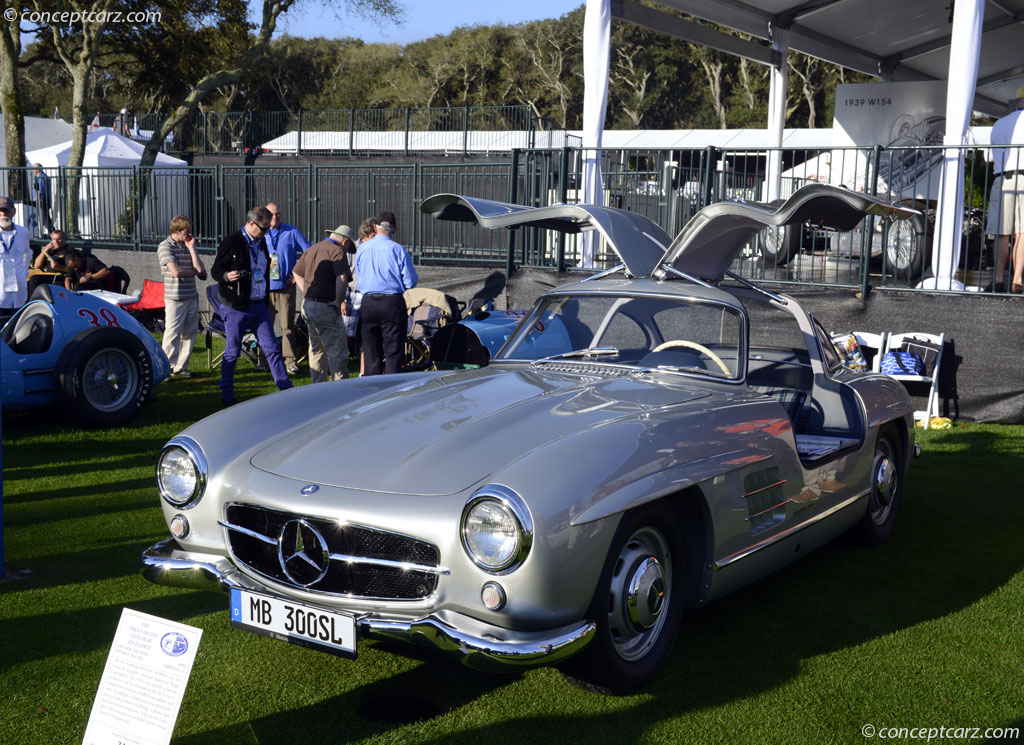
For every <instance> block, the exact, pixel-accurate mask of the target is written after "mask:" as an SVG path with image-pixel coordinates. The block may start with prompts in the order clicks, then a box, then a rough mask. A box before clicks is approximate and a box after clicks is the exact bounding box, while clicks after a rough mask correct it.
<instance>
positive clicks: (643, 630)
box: [608, 525, 672, 661]
mask: <svg viewBox="0 0 1024 745" xmlns="http://www.w3.org/2000/svg"><path fill="white" fill-rule="evenodd" d="M671 586H672V557H671V555H670V553H669V549H668V541H667V540H666V539H665V536H664V535H662V533H661V531H660V530H658V529H657V528H655V527H653V526H650V525H647V526H644V527H642V528H640V529H639V530H637V531H636V532H635V533H633V535H632V536H630V538H629V540H627V541H626V543H625V545H623V547H622V550H621V551H619V556H618V559H617V560H616V562H615V569H614V571H613V573H612V577H611V586H610V587H609V588H608V593H609V598H608V633H609V635H610V636H611V641H612V647H613V648H614V649H615V652H616V654H618V655H619V657H621V658H622V659H624V660H628V661H634V660H639V659H641V658H642V657H644V656H645V655H646V654H647V653H648V652H649V651H650V650H651V647H653V646H654V644H655V642H657V641H658V638H659V636H660V635H661V631H662V628H663V627H664V625H665V619H666V618H667V616H668V613H667V611H668V607H669V604H670V603H671V602H672V598H671V596H670V595H669V592H668V589H669V588H670V587H671Z"/></svg>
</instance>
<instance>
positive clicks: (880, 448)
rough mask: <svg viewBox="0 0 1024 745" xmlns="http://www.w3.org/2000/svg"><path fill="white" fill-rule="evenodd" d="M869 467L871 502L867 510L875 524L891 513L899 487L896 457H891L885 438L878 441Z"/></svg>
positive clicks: (890, 449) (884, 519) (885, 518)
mask: <svg viewBox="0 0 1024 745" xmlns="http://www.w3.org/2000/svg"><path fill="white" fill-rule="evenodd" d="M871 469H872V470H871V504H870V505H869V508H868V512H869V514H870V515H871V520H872V522H874V523H875V525H883V524H884V523H885V521H886V520H888V519H889V515H890V514H891V513H892V510H893V507H894V500H895V499H896V492H897V490H898V489H899V474H898V473H897V472H896V459H895V458H893V457H892V446H891V445H890V444H889V442H888V441H887V440H882V441H880V442H879V443H878V445H877V446H876V449H875V458H874V461H872V464H871Z"/></svg>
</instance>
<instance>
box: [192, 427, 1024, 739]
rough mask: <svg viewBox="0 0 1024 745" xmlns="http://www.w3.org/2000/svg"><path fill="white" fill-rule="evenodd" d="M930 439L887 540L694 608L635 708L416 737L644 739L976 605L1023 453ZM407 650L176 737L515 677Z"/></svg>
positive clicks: (312, 729) (311, 729)
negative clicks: (328, 694) (370, 670)
mask: <svg viewBox="0 0 1024 745" xmlns="http://www.w3.org/2000/svg"><path fill="white" fill-rule="evenodd" d="M932 438H933V441H934V442H935V443H936V445H937V446H942V445H944V444H945V445H948V448H947V449H942V447H937V449H936V451H935V452H933V453H930V454H929V455H928V457H927V458H924V459H922V460H921V461H917V462H915V463H914V464H913V466H912V469H911V474H910V477H909V479H908V482H907V490H906V493H905V501H904V505H903V510H902V514H901V515H900V520H899V525H898V527H897V531H896V535H895V537H894V539H893V540H892V541H891V542H890V543H888V544H886V545H884V546H878V547H865V546H860V545H857V544H856V543H855V542H854V541H852V540H839V541H836V542H833V543H831V544H829V545H828V546H826V547H824V548H822V549H821V550H819V551H817V552H815V553H813V554H812V555H810V556H808V557H805V558H804V559H803V560H802V561H800V562H797V563H796V564H794V565H792V566H791V567H789V568H787V569H785V570H783V571H781V572H779V573H778V574H776V575H774V576H772V577H769V578H766V579H765V580H762V581H761V582H759V583H757V584H755V585H753V586H751V587H748V588H746V589H744V590H742V591H740V592H739V593H737V594H734V595H732V596H730V597H727V598H724V599H722V600H721V601H719V602H718V603H716V604H714V605H712V606H709V607H708V608H705V609H701V610H697V611H692V612H689V613H688V614H687V616H686V618H685V619H684V623H683V627H682V630H681V631H680V638H679V639H678V640H677V643H676V648H675V651H674V653H673V654H672V656H671V657H670V659H669V661H668V663H667V665H666V666H665V669H664V670H663V671H662V673H661V674H660V675H659V676H658V677H657V678H656V679H655V680H654V681H653V682H652V683H651V684H650V685H649V686H648V687H647V688H645V689H644V690H643V691H642V692H641V695H639V696H637V697H634V698H627V699H623V701H625V702H629V703H630V704H632V705H628V706H625V707H624V706H622V705H616V706H613V707H609V709H614V711H609V713H602V714H597V715H572V714H571V713H570V712H561V713H558V714H556V715H552V716H546V715H545V716H526V717H525V718H522V719H516V718H514V716H513V717H511V718H505V719H503V720H502V721H501V722H500V723H495V724H490V725H487V726H483V727H477V728H472V729H469V730H465V731H461V732H452V731H450V730H446V731H445V732H444V734H443V735H435V734H434V733H435V732H436V731H437V730H436V729H432V730H431V731H430V733H429V734H427V733H425V732H419V733H418V735H419V736H417V738H416V740H417V741H418V742H431V741H433V742H444V743H466V744H467V745H470V744H472V745H477V743H480V742H496V743H497V742H516V743H519V742H554V741H563V740H567V741H572V742H590V741H595V742H609V741H623V742H626V741H635V739H636V737H637V736H638V735H639V733H641V732H644V731H645V730H648V729H649V728H652V727H655V726H657V725H659V724H663V723H664V722H665V721H666V720H669V719H671V718H673V717H677V716H681V715H684V714H687V713H689V712H694V711H699V710H704V709H708V708H714V707H718V706H721V705H724V704H728V703H730V702H734V701H736V700H740V699H743V698H746V697H751V696H756V695H759V694H762V693H764V692H766V691H770V690H772V689H774V688H776V687H779V686H780V685H784V684H786V683H788V682H790V681H792V680H793V679H795V678H798V677H799V676H800V675H801V667H802V665H803V663H804V662H805V661H806V660H808V659H811V658H814V657H817V656H820V655H827V654H830V653H834V652H837V651H840V650H843V649H847V648H850V647H856V646H859V645H863V644H865V643H866V642H870V641H871V640H873V639H877V638H880V637H883V636H887V635H890V634H893V633H895V632H898V631H900V630H902V629H908V628H911V627H913V626H915V625H918V624H921V623H924V622H928V621H932V620H935V619H939V618H942V617H944V616H947V615H949V614H953V613H957V612H959V611H961V610H963V609H965V608H967V607H969V606H971V605H972V604H974V603H976V602H977V601H979V600H980V599H981V598H983V597H985V596H987V595H989V594H990V593H992V592H993V591H994V590H995V589H997V588H999V587H1001V586H1002V585H1004V584H1005V583H1006V582H1007V581H1008V580H1010V578H1012V577H1013V576H1014V575H1015V574H1017V573H1018V572H1020V571H1021V568H1022V566H1024V548H1022V546H1021V543H1020V538H1019V536H1020V531H1019V525H1020V524H1021V522H1022V521H1024V500H1022V499H1021V498H1020V497H1018V496H1016V491H1015V490H1011V489H1010V488H1008V485H1007V483H1006V479H1005V477H1004V476H1003V475H1002V474H1005V473H1016V472H1019V470H1020V469H1021V466H1022V465H1024V458H1021V457H1020V455H1015V454H1011V453H1008V452H1006V450H1005V447H1006V445H1007V443H1006V441H1005V440H1003V439H1002V438H999V437H997V436H995V435H993V434H990V433H987V432H977V433H966V434H964V433H958V432H952V433H950V434H949V435H946V436H938V437H936V436H932ZM1000 445H1001V446H1002V447H1003V451H1002V452H1000V451H999V449H998V448H999V446H1000ZM1007 622H1008V623H1013V622H1014V621H1013V619H1008V621H1007ZM380 649H381V650H382V651H385V649H386V650H387V651H391V649H392V648H391V647H387V648H384V647H380ZM865 654H867V653H865ZM410 655H412V656H416V657H418V658H422V659H426V660H427V664H425V665H422V666H420V667H418V668H417V669H416V670H414V671H412V672H406V673H402V674H400V675H397V676H394V677H392V678H389V679H388V680H386V681H384V682H381V683H379V684H374V685H370V686H364V687H362V688H360V689H357V690H353V691H350V692H348V693H345V694H343V695H340V696H335V697H332V698H329V699H327V700H324V701H320V702H318V703H316V704H313V705H310V706H306V707H300V708H293V709H289V710H287V711H281V712H276V713H274V714H270V715H267V716H263V717H260V718H258V719H255V720H253V721H250V722H247V723H245V724H244V725H236V726H232V727H226V728H223V729H218V730H211V731H207V732H203V733H197V734H195V735H190V736H187V737H183V738H177V739H175V743H177V744H178V745H202V744H205V743H221V742H225V743H226V742H260V743H272V742H283V741H285V740H287V739H289V738H291V739H293V740H294V739H296V738H297V739H301V740H304V741H309V742H321V741H331V742H353V741H358V740H361V739H364V738H369V737H373V736H375V735H380V734H384V733H387V732H392V730H396V729H398V728H399V727H403V726H406V725H405V724H402V723H396V724H381V723H374V722H372V721H367V720H366V719H365V718H364V717H363V716H361V714H360V712H361V711H363V712H364V713H365V706H364V702H365V701H366V700H367V698H373V696H374V695H375V692H376V691H378V690H393V691H398V692H401V691H405V692H406V693H407V695H408V696H410V697H415V698H417V699H418V700H422V699H423V698H424V697H426V698H428V699H429V700H430V701H433V702H434V704H435V706H434V708H433V710H434V711H436V714H435V716H438V715H443V714H444V713H445V712H446V711H451V710H452V709H454V708H456V707H459V706H462V705H466V704H470V703H472V702H473V701H474V700H475V699H477V698H479V697H481V696H484V695H486V694H488V693H490V692H491V691H494V690H496V689H498V688H500V687H502V686H504V685H506V683H507V681H508V678H506V677H501V676H494V677H493V678H492V679H488V678H487V677H486V676H480V675H478V674H475V673H473V672H472V671H468V670H466V669H465V668H463V667H461V666H458V665H455V664H452V663H449V662H441V661H437V660H434V659H432V656H428V655H422V656H421V653H419V652H414V651H411V648H410ZM348 664H367V663H365V662H364V661H357V662H354V663H348ZM545 675H547V673H545ZM557 680H558V678H554V677H552V678H551V681H557ZM439 681H443V685H441V684H439ZM288 684H289V685H291V686H308V690H309V695H310V696H311V697H315V696H316V690H317V689H316V684H315V681H314V682H309V683H307V682H304V681H294V680H293V681H288ZM561 684H562V685H569V683H567V682H564V681H562V682H561ZM580 695H582V696H589V695H597V694H586V693H582V692H581V693H580ZM632 702H635V704H633V703H632ZM392 736H395V733H394V732H392ZM253 737H255V739H253Z"/></svg>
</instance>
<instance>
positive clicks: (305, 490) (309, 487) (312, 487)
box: [299, 484, 320, 497]
mask: <svg viewBox="0 0 1024 745" xmlns="http://www.w3.org/2000/svg"><path fill="white" fill-rule="evenodd" d="M318 491H320V487H319V486H317V485H316V484H306V485H305V486H304V487H302V488H301V489H299V494H303V495H305V496H307V497H308V496H309V495H310V494H316V493H317V492H318Z"/></svg>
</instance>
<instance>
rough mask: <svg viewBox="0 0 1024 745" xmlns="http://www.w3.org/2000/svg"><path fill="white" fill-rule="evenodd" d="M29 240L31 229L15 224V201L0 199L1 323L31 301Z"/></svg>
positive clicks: (6, 198) (30, 252) (30, 248)
mask: <svg viewBox="0 0 1024 745" xmlns="http://www.w3.org/2000/svg"><path fill="white" fill-rule="evenodd" d="M28 239H29V235H28V229H27V228H24V227H22V226H21V225H15V224H14V200H13V199H11V198H10V197H0V323H4V322H6V321H7V319H8V318H10V317H11V316H13V315H14V313H15V311H16V310H18V308H20V307H21V306H23V305H24V304H25V302H26V301H27V300H28V268H29V264H30V263H31V261H32V247H31V246H30V245H29V242H28Z"/></svg>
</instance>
